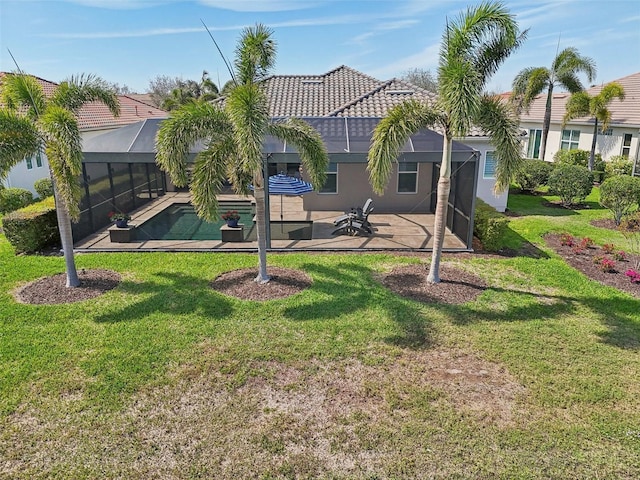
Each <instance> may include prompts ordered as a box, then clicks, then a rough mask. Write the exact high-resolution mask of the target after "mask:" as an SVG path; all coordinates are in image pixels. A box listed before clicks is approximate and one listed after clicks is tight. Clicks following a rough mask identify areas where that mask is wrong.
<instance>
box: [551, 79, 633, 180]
mask: <svg viewBox="0 0 640 480" xmlns="http://www.w3.org/2000/svg"><path fill="white" fill-rule="evenodd" d="M624 96H625V94H624V87H623V86H622V85H620V84H619V83H617V82H611V83H608V84H607V85H605V86H604V87H602V90H600V93H598V94H597V95H594V96H591V95H589V94H588V93H587V92H576V93H574V94H573V95H571V97H569V100H568V101H567V105H566V113H565V114H564V118H563V119H562V128H564V127H565V125H566V124H567V122H568V121H570V120H573V119H574V118H580V117H587V116H588V117H591V118H593V119H594V123H593V140H592V141H591V153H590V154H589V170H591V171H592V170H593V163H594V159H595V155H596V141H597V139H598V122H600V123H601V130H602V131H603V132H604V131H605V130H606V129H607V128H609V122H610V121H611V112H610V111H609V109H608V108H607V106H608V105H609V104H610V103H611V102H612V101H613V99H614V98H617V99H619V100H624Z"/></svg>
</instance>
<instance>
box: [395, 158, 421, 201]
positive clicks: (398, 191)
mask: <svg viewBox="0 0 640 480" xmlns="http://www.w3.org/2000/svg"><path fill="white" fill-rule="evenodd" d="M411 164H415V166H416V169H415V170H407V171H402V172H401V171H400V165H411ZM419 172H420V164H419V163H418V162H402V163H398V176H397V178H396V193H397V194H398V195H415V194H416V193H418V174H419ZM407 173H408V174H411V175H415V176H416V182H415V187H414V191H413V192H401V191H400V190H399V189H400V175H402V174H407Z"/></svg>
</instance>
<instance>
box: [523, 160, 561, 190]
mask: <svg viewBox="0 0 640 480" xmlns="http://www.w3.org/2000/svg"><path fill="white" fill-rule="evenodd" d="M552 170H553V164H552V163H550V162H545V161H544V160H529V159H527V160H525V161H524V162H523V163H522V168H521V169H520V170H519V171H518V172H517V173H516V175H515V182H516V183H517V184H518V185H519V186H520V189H521V190H526V191H528V192H533V191H534V190H535V189H536V188H538V187H539V186H541V185H546V184H547V181H548V180H549V174H550V173H551V171H552Z"/></svg>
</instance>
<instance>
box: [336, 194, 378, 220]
mask: <svg viewBox="0 0 640 480" xmlns="http://www.w3.org/2000/svg"><path fill="white" fill-rule="evenodd" d="M372 211H373V200H371V199H370V198H369V199H367V201H366V202H364V205H363V206H362V207H357V208H351V211H349V212H346V213H345V214H344V215H340V216H339V217H338V218H336V219H335V220H334V221H333V224H334V225H335V226H340V225H341V224H342V223H345V222H349V221H351V220H357V221H359V222H366V223H369V222H368V220H367V218H368V217H369V214H370V213H371V212H372Z"/></svg>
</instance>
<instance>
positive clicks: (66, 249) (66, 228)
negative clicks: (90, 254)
mask: <svg viewBox="0 0 640 480" xmlns="http://www.w3.org/2000/svg"><path fill="white" fill-rule="evenodd" d="M51 178H52V180H53V177H51ZM53 195H54V198H55V202H56V218H57V219H58V230H59V232H60V241H61V242H62V252H63V254H64V264H65V271H66V273H67V283H66V286H67V287H79V286H80V279H79V278H78V271H77V270H76V261H75V257H74V254H73V231H72V230H71V217H69V212H68V211H67V206H66V205H65V203H64V201H63V200H62V199H61V198H60V197H59V195H58V188H57V187H56V182H55V180H53Z"/></svg>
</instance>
